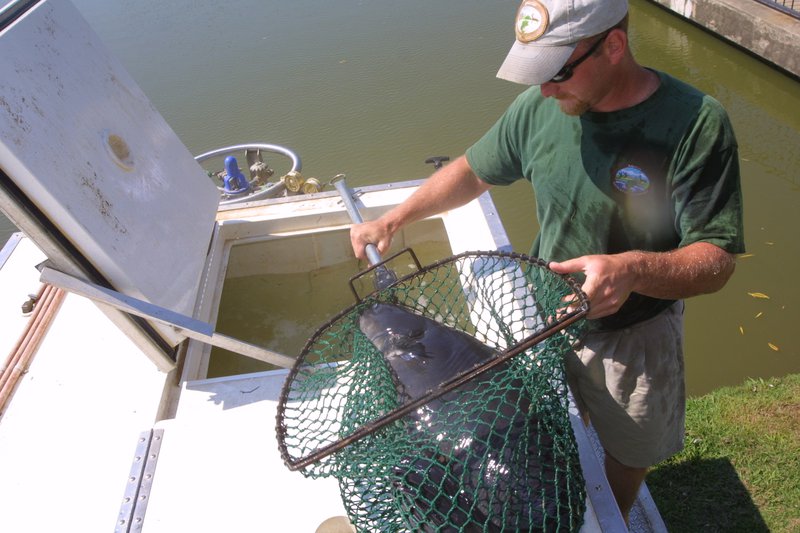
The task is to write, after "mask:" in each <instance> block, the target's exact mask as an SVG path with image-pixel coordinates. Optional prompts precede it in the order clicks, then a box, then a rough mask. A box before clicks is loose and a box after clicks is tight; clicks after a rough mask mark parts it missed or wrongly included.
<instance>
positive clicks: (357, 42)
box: [0, 0, 800, 395]
mask: <svg viewBox="0 0 800 533" xmlns="http://www.w3.org/2000/svg"><path fill="white" fill-rule="evenodd" d="M74 3H75V4H76V6H77V7H78V8H79V10H80V11H81V12H82V13H83V15H84V16H85V17H86V18H87V20H88V21H89V23H90V24H91V25H92V26H93V27H94V28H95V30H96V31H97V32H98V34H99V35H100V36H101V38H102V39H103V40H104V41H105V42H106V44H107V45H108V47H109V48H110V49H111V51H112V52H113V53H114V54H115V55H117V56H118V57H119V58H120V60H121V61H122V62H123V64H124V65H125V66H126V68H127V69H128V70H129V71H130V73H131V75H132V76H133V77H134V79H136V80H137V82H138V83H139V84H140V85H141V87H142V89H143V90H144V91H145V93H146V94H147V95H148V96H149V97H150V99H151V100H152V102H153V103H154V105H155V106H156V107H157V108H158V110H159V111H160V112H161V113H162V115H164V117H165V119H166V120H167V122H168V123H169V124H170V125H171V126H172V127H173V129H174V130H175V131H176V133H177V134H178V136H179V137H180V138H181V139H182V140H183V142H184V143H185V144H186V146H187V147H188V148H189V149H190V150H191V151H192V152H193V153H196V154H199V153H202V152H204V151H207V150H210V149H212V148H216V147H219V146H223V145H229V144H238V143H241V142H268V143H276V144H282V145H285V146H288V147H290V148H292V149H294V150H296V151H297V152H298V153H299V154H300V155H301V157H302V159H303V173H304V175H306V176H314V177H319V178H322V179H325V180H327V179H329V178H330V177H332V176H334V175H335V174H338V173H340V172H343V173H345V174H347V178H348V184H349V185H350V186H351V187H358V186H360V185H371V184H378V183H386V182H390V181H398V180H407V179H417V178H422V177H425V176H427V175H428V174H429V173H430V172H431V170H432V169H431V167H430V166H429V165H426V164H425V163H424V160H425V159H426V158H427V157H429V156H431V155H440V154H444V155H450V156H452V157H455V156H458V155H459V154H461V153H462V152H463V151H464V149H465V148H466V147H467V146H468V145H469V144H471V143H472V142H474V141H475V140H476V139H477V138H478V137H479V136H480V135H481V134H482V133H483V132H484V131H485V130H486V129H487V128H488V127H490V126H491V124H492V123H493V122H494V121H495V120H496V119H497V117H498V116H499V115H500V114H501V113H502V112H503V110H504V109H505V107H506V106H507V105H508V104H509V103H510V102H511V100H512V99H513V98H514V97H515V96H516V95H517V94H518V93H519V92H521V91H522V90H523V89H524V88H523V87H522V86H518V85H514V84H511V83H508V82H505V81H501V80H498V79H496V78H495V73H496V71H497V68H498V67H499V65H500V63H501V62H502V60H503V58H504V57H505V54H506V52H507V51H508V48H509V47H510V45H511V44H512V41H513V32H512V23H513V19H514V14H515V12H516V9H517V6H518V4H519V3H518V2H517V1H516V0H514V1H512V0H458V1H456V0H437V1H436V2H431V1H430V0H405V1H403V2H391V1H389V0H337V1H336V2H328V3H320V2H311V1H309V0H293V1H292V2H286V1H280V0H263V1H260V2H256V1H254V0H232V1H230V2H226V3H224V4H223V3H218V2H210V1H208V0H201V1H189V0H175V1H172V2H155V1H152V0H139V1H137V2H134V1H131V0H75V2H74ZM630 33H631V46H632V47H633V50H634V53H635V55H636V56H637V58H638V59H639V61H640V62H641V63H643V64H645V65H648V66H651V67H653V68H657V69H661V70H664V71H666V72H668V73H670V74H673V75H675V76H677V77H679V78H682V79H684V80H686V81H688V82H689V83H691V84H693V85H695V86H697V87H698V88H700V89H701V90H703V91H705V92H707V93H709V94H711V95H712V96H714V97H715V98H717V99H718V100H720V101H721V102H722V103H723V105H725V107H726V108H727V109H728V111H729V113H730V115H731V120H732V122H733V125H734V128H735V130H736V133H737V136H738V140H739V145H740V155H741V165H742V177H743V180H742V186H743V189H744V195H745V229H746V242H747V248H748V256H747V257H743V258H742V259H740V260H739V263H738V266H737V270H736V273H735V275H734V277H733V279H732V280H731V282H730V283H729V284H728V286H727V287H726V288H725V289H724V290H723V291H722V292H720V293H717V294H714V295H710V296H702V297H698V298H694V299H691V300H689V302H688V305H687V310H686V324H687V343H686V372H687V387H688V391H689V393H690V394H692V395H698V394H702V393H703V392H707V391H710V390H713V389H716V388H718V387H720V386H724V385H736V384H739V383H741V382H742V381H744V379H746V378H747V377H769V376H781V375H785V374H787V373H792V372H800V341H798V338H797V336H796V335H794V331H793V330H794V328H796V325H797V324H798V323H800V309H799V308H798V300H799V299H800V284H799V283H797V282H796V280H795V273H794V271H795V268H794V265H796V264H798V262H800V239H798V238H797V236H796V228H797V227H798V225H800V173H798V170H797V169H798V168H800V83H798V82H797V81H796V80H793V79H790V78H788V77H786V76H785V75H783V74H781V73H780V72H778V71H776V70H774V69H772V68H770V67H769V66H767V65H765V64H763V63H761V62H759V61H758V60H756V59H754V58H753V57H751V56H749V55H748V54H746V53H743V52H742V51H740V50H738V49H736V48H734V47H732V46H729V45H727V44H725V43H724V42H722V41H721V40H719V39H717V38H715V37H714V36H711V35H709V34H707V33H705V32H703V31H701V30H699V29H698V28H696V27H694V26H692V25H691V24H689V23H687V22H685V21H682V20H680V19H678V18H677V17H675V16H673V15H671V14H669V13H667V12H665V11H664V10H662V9H660V8H659V7H657V6H654V5H653V4H650V3H648V2H646V1H645V0H631V32H630ZM492 197H493V198H494V201H495V203H496V205H497V207H498V210H499V213H500V216H501V218H502V221H503V224H504V226H505V228H506V231H507V232H508V234H509V238H510V240H511V243H512V245H513V247H514V249H515V250H516V251H520V252H526V251H527V250H528V249H529V248H530V244H531V241H532V240H533V236H534V234H535V232H536V230H537V227H538V226H537V223H536V218H535V213H534V208H533V201H534V199H533V197H532V195H531V194H530V191H529V190H528V189H527V187H526V186H525V185H524V184H517V185H515V186H512V187H508V188H495V189H493V191H492ZM12 231H13V226H11V225H10V224H9V223H8V222H7V221H6V220H5V219H3V220H0V240H2V241H5V239H6V238H7V236H8V235H9V234H10V233H11V232H12ZM445 255H446V254H445ZM439 258H441V257H435V258H433V259H439ZM342 270H343V271H347V270H349V267H346V266H343V267H342ZM352 272H355V269H354V270H353V271H352ZM326 274H327V273H323V274H320V275H321V276H322V277H324V275H326ZM236 283H237V282H235V281H230V282H229V285H230V290H232V291H233V293H232V294H236V291H237V287H236ZM293 283H298V284H301V283H305V282H299V281H297V282H295V281H293V280H291V279H289V280H287V279H279V280H275V281H274V284H276V285H277V287H275V288H274V290H275V292H276V294H274V295H273V294H270V295H269V298H273V299H275V298H277V299H280V298H281V296H280V295H278V294H277V292H278V288H279V287H287V284H288V287H289V290H290V291H291V290H296V287H294V286H293V285H292V284H293ZM264 284H265V285H267V284H270V283H267V282H265V283H264ZM337 285H338V283H330V284H328V285H325V286H323V287H320V286H317V285H313V284H312V285H310V287H311V288H310V289H309V290H310V291H312V292H314V295H313V296H311V295H310V296H309V297H310V298H315V299H316V300H315V301H319V302H321V303H320V304H319V307H320V308H322V302H324V303H329V304H330V306H329V307H328V309H332V310H339V309H340V308H341V304H342V301H340V300H339V299H338V298H340V295H339V293H338V292H336V291H338V290H341V291H342V293H343V294H345V296H342V298H345V299H346V298H348V297H349V292H348V290H347V289H346V287H341V288H340V287H338V286H337ZM334 288H336V291H334ZM227 290H228V287H226V295H225V302H224V304H225V307H224V309H223V310H222V312H221V316H220V319H219V324H218V328H219V329H220V331H225V328H227V327H230V325H229V323H230V322H236V320H233V318H229V316H228V315H230V314H233V315H234V316H237V315H236V313H239V312H244V311H237V309H243V308H244V307H246V306H248V305H253V306H255V307H258V306H263V307H264V308H266V307H267V306H268V305H269V300H264V299H261V298H260V296H259V301H257V302H256V303H254V304H251V303H248V302H247V300H248V299H249V298H251V296H250V295H249V294H248V292H247V291H242V292H243V294H241V298H233V297H232V296H229V295H228V294H227ZM270 290H273V289H270ZM752 294H760V295H764V296H767V297H768V298H761V297H754V296H752ZM230 299H233V300H241V302H234V303H232V304H230V307H229V304H228V300H230ZM298 306H300V304H299V303H298ZM300 311H302V310H300ZM299 314H303V313H299ZM323 314H324V313H323ZM309 316H311V315H309ZM328 318H330V317H329V316H327V315H326V316H321V315H313V321H317V320H319V324H317V325H321V324H322V323H323V322H324V321H325V320H327V319H328ZM311 321H312V319H311V318H309V322H311ZM315 324H316V322H315ZM310 328H311V324H305V325H303V327H302V328H299V327H297V328H295V327H294V325H293V324H287V323H283V322H282V323H280V324H277V325H271V326H269V328H266V329H270V331H272V336H271V337H270V338H269V339H268V338H267V335H266V334H265V335H264V337H262V338H263V339H264V341H263V342H264V344H266V345H267V346H270V342H272V341H271V340H270V339H273V338H274V339H281V340H280V342H281V343H283V342H286V343H287V344H286V345H285V346H286V349H287V350H289V349H296V347H297V346H298V345H300V344H301V342H300V340H297V339H295V340H293V341H288V340H287V341H284V340H283V338H284V336H285V333H286V332H287V331H294V330H298V331H299V330H302V331H303V333H302V334H298V335H297V337H298V338H301V337H303V336H304V335H306V331H307V330H309V329H310ZM276 330H277V333H276ZM259 334H261V333H260V332H259ZM275 342H277V341H275Z"/></svg>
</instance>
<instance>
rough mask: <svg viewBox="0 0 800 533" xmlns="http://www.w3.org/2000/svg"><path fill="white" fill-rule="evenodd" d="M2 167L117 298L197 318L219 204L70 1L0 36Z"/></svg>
mask: <svg viewBox="0 0 800 533" xmlns="http://www.w3.org/2000/svg"><path fill="white" fill-rule="evenodd" d="M0 72H2V73H3V74H2V77H0V167H2V168H3V170H4V171H5V172H6V173H7V174H8V175H9V176H11V178H12V179H13V180H14V181H15V183H16V184H17V185H18V187H20V188H21V189H22V190H23V192H24V193H25V194H26V195H27V196H28V198H30V199H31V200H32V201H33V202H34V203H35V204H37V206H38V207H39V208H40V209H41V210H42V211H43V212H44V213H45V214H46V215H47V216H48V217H49V218H50V219H51V220H52V221H53V222H54V223H55V224H56V226H58V227H59V228H60V229H61V231H62V232H63V233H64V234H65V235H67V236H68V238H69V239H70V240H71V241H72V242H73V244H74V245H75V246H76V247H77V248H78V249H79V250H80V251H81V252H82V253H83V254H84V255H85V256H86V257H87V258H89V260H90V261H91V262H92V263H93V264H94V266H95V267H96V268H97V269H98V270H99V271H100V272H101V273H102V274H103V275H104V276H105V277H106V278H107V279H109V280H110V281H111V283H112V285H113V286H114V287H115V288H116V289H117V290H118V291H120V292H123V293H125V294H128V295H130V296H134V297H137V298H141V299H143V300H146V301H149V302H152V303H155V304H157V305H161V306H163V307H166V308H169V309H171V310H174V311H176V312H179V313H183V314H187V315H191V314H192V310H193V307H194V303H195V295H196V291H197V285H198V282H199V279H200V275H201V273H202V268H203V264H204V261H205V255H206V251H207V249H208V244H209V239H210V236H211V231H212V229H213V225H214V218H215V213H216V209H217V205H218V202H219V193H218V191H217V189H216V187H215V186H214V185H213V183H212V182H211V180H209V179H208V178H207V176H206V174H205V172H204V171H203V170H202V169H201V168H200V166H199V165H198V164H197V163H196V162H195V161H194V158H193V157H192V155H191V154H190V153H189V151H188V150H187V149H186V147H185V146H183V144H182V143H181V141H180V140H179V139H178V138H177V136H176V135H175V133H174V132H173V131H172V129H171V128H170V127H169V125H167V124H166V122H165V121H164V119H163V118H162V117H161V116H160V115H159V113H158V111H156V109H155V108H154V107H153V105H152V104H151V103H150V102H149V100H148V99H147V97H146V96H145V95H144V94H143V93H142V91H141V90H140V89H139V87H138V86H137V85H136V83H135V82H134V81H133V79H132V78H131V77H130V76H129V75H128V74H127V73H126V72H125V70H124V68H123V67H122V66H121V64H120V63H119V62H118V61H117V60H116V59H115V58H113V57H111V56H110V54H109V53H108V52H107V51H106V49H105V47H104V46H103V44H102V43H101V42H100V40H99V38H98V37H97V36H96V35H95V33H94V32H93V31H92V30H91V28H90V27H89V26H88V24H87V23H86V22H85V21H84V20H83V18H82V17H81V16H80V14H79V13H78V11H77V10H76V9H75V7H74V6H73V5H72V4H70V3H69V2H67V1H66V0H49V1H46V2H42V3H41V4H39V5H38V6H37V7H35V8H34V9H32V10H31V11H29V12H28V13H27V14H26V15H24V16H23V17H21V18H20V19H19V20H17V21H16V22H15V23H13V24H12V25H11V26H10V27H9V28H7V29H6V30H5V31H3V32H2V33H0Z"/></svg>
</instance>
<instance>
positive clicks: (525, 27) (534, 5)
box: [514, 0, 550, 43]
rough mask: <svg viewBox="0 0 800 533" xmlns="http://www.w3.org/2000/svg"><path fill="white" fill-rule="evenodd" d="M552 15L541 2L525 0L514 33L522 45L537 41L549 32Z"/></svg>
mask: <svg viewBox="0 0 800 533" xmlns="http://www.w3.org/2000/svg"><path fill="white" fill-rule="evenodd" d="M549 24H550V13H548V11H547V8H546V7H544V5H543V4H542V3H541V2H539V0H525V1H524V2H522V4H521V5H520V6H519V9H518V10H517V20H516V22H515V24H514V31H515V33H516V34H517V40H518V41H519V42H521V43H529V42H531V41H535V40H536V39H538V38H539V37H541V36H542V35H544V32H546V31H547V26H548V25H549Z"/></svg>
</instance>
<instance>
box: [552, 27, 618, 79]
mask: <svg viewBox="0 0 800 533" xmlns="http://www.w3.org/2000/svg"><path fill="white" fill-rule="evenodd" d="M606 37H608V33H606V34H605V35H603V36H602V37H600V38H599V39H598V40H597V42H595V43H594V44H593V45H592V47H591V48H589V49H588V50H587V51H586V53H585V54H583V55H582V56H581V57H579V58H578V59H576V60H575V61H573V62H572V63H567V64H566V65H564V66H563V67H562V68H561V70H559V71H558V72H557V73H556V75H555V76H553V77H552V78H550V81H551V82H552V83H561V82H564V81H567V80H568V79H570V78H571V77H572V74H573V73H574V71H575V68H576V67H577V66H578V65H580V64H581V63H583V62H584V61H586V59H587V58H588V57H589V56H590V55H592V54H593V53H594V52H595V50H597V49H598V48H599V47H600V43H602V42H603V41H605V39H606Z"/></svg>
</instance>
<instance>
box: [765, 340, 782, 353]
mask: <svg viewBox="0 0 800 533" xmlns="http://www.w3.org/2000/svg"><path fill="white" fill-rule="evenodd" d="M767 346H769V347H770V348H772V349H773V350H775V351H776V352H777V351H780V348H778V347H777V346H775V345H774V344H772V343H771V342H768V343H767Z"/></svg>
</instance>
